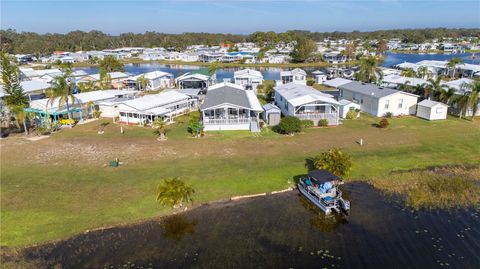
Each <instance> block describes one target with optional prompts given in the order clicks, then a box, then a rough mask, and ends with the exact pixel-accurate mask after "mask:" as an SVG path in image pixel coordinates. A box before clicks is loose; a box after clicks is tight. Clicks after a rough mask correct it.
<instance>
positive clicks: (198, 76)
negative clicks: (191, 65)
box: [175, 69, 216, 91]
mask: <svg viewBox="0 0 480 269" xmlns="http://www.w3.org/2000/svg"><path fill="white" fill-rule="evenodd" d="M215 78H216V76H215V74H213V75H212V76H210V75H209V74H208V70H206V69H200V70H196V71H192V72H187V73H185V74H183V75H181V76H179V77H177V78H176V79H175V84H176V85H177V88H179V89H200V90H202V91H205V90H206V89H207V88H208V87H209V86H210V85H212V84H214V83H215Z"/></svg>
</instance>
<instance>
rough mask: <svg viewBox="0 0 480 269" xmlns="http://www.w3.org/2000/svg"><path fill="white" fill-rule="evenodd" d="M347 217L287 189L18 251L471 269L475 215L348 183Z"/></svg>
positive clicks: (161, 264)
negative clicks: (416, 206)
mask: <svg viewBox="0 0 480 269" xmlns="http://www.w3.org/2000/svg"><path fill="white" fill-rule="evenodd" d="M343 190H344V195H345V196H346V197H347V198H348V199H350V200H351V202H352V210H351V213H350V215H349V216H343V215H336V214H334V215H331V216H328V217H326V216H325V215H324V214H323V213H322V212H321V211H319V210H318V209H317V208H316V207H314V206H312V204H311V203H309V202H308V201H307V200H306V199H304V198H303V197H302V196H300V195H299V194H298V192H297V191H291V192H286V193H281V194H275V195H269V196H263V197H257V198H252V199H244V200H240V201H235V202H233V201H228V202H219V203H214V204H210V205H203V206H201V207H199V208H196V209H193V210H191V211H188V212H184V213H181V214H177V215H173V216H169V217H165V218H161V219H156V220H150V221H147V222H144V223H141V224H136V225H131V226H126V227H117V228H112V229H107V230H103V231H93V232H89V233H85V234H81V235H78V236H75V237H73V238H71V239H68V240H65V241H62V242H59V243H55V244H47V245H43V246H38V247H32V248H29V249H26V250H23V252H22V255H23V257H25V259H27V260H29V261H33V262H37V264H36V266H37V268H54V266H58V267H55V268H382V269H383V268H443V267H445V268H478V266H479V265H480V251H479V249H480V209H479V208H478V207H477V208H469V209H455V210H449V211H444V210H433V211H411V210H409V209H406V208H404V207H403V206H402V204H401V203H399V202H398V201H396V200H397V199H394V198H387V197H385V196H383V195H382V194H381V193H380V192H378V191H377V190H375V189H373V188H372V187H371V186H370V185H367V184H365V183H348V184H346V185H344V186H343Z"/></svg>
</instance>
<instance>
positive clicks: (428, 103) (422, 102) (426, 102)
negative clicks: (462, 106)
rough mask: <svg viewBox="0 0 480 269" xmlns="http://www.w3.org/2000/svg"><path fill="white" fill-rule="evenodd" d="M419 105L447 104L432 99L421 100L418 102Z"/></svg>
mask: <svg viewBox="0 0 480 269" xmlns="http://www.w3.org/2000/svg"><path fill="white" fill-rule="evenodd" d="M418 105H419V106H424V107H434V106H445V107H448V105H446V104H444V103H440V102H435V101H432V100H423V101H421V102H420V103H418Z"/></svg>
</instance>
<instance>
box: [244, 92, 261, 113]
mask: <svg viewBox="0 0 480 269" xmlns="http://www.w3.org/2000/svg"><path fill="white" fill-rule="evenodd" d="M245 92H246V93H247V98H248V102H249V103H250V107H251V108H252V110H254V111H263V107H262V104H260V101H258V98H257V95H256V94H255V92H254V91H251V90H246V91H245Z"/></svg>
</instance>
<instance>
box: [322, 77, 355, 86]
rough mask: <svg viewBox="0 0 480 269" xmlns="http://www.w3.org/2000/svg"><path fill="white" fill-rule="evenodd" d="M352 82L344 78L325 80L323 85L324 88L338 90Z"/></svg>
mask: <svg viewBox="0 0 480 269" xmlns="http://www.w3.org/2000/svg"><path fill="white" fill-rule="evenodd" d="M350 82H352V81H351V80H349V79H346V78H334V79H332V80H327V81H325V82H323V85H326V86H330V87H333V88H338V87H340V86H342V85H345V84H347V83H350Z"/></svg>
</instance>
